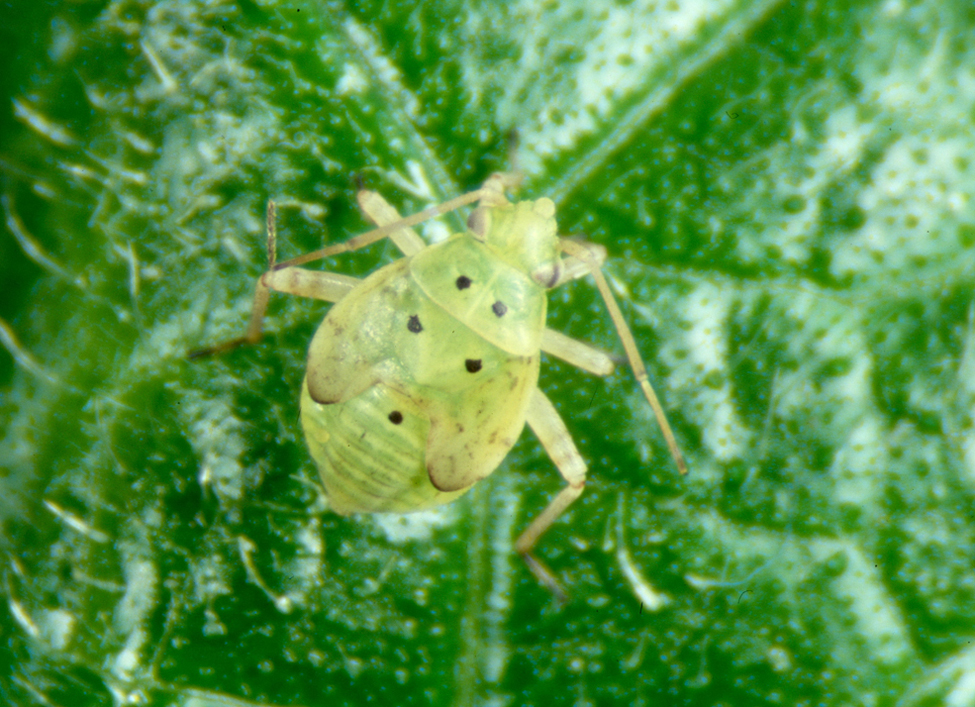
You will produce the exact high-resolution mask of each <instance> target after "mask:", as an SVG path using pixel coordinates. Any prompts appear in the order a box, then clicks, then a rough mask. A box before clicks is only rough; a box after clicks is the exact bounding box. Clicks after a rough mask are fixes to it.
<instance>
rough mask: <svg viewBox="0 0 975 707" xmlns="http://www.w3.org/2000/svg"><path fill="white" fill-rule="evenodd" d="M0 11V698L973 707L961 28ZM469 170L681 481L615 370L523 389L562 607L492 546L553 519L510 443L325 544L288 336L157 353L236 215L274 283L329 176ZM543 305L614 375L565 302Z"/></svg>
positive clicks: (964, 37)
mask: <svg viewBox="0 0 975 707" xmlns="http://www.w3.org/2000/svg"><path fill="white" fill-rule="evenodd" d="M3 7H4V10H3V12H4V17H5V24H4V26H3V28H2V29H0V34H2V37H3V42H2V44H3V47H2V48H0V58H2V60H3V62H4V63H3V67H2V71H0V75H2V78H0V86H2V91H3V93H4V101H3V103H2V106H0V111H2V116H0V121H2V122H0V126H2V132H0V174H2V181H0V190H2V194H0V196H2V208H3V212H4V214H3V216H4V223H5V228H4V231H3V233H2V235H0V279H2V283H3V285H2V288H0V343H2V344H3V349H0V550H2V552H0V594H2V598H3V601H2V604H0V639H2V640H0V703H2V704H4V705H11V706H12V707H27V706H28V705H42V706H55V707H102V706H108V705H165V706H173V707H269V706H272V705H282V706H283V705H304V706H305V707H311V706H313V705H328V706H329V707H339V706H342V705H365V704H384V705H397V706H401V705H457V706H466V705H491V706H497V707H501V706H505V705H511V706H521V705H535V706H546V707H550V706H553V705H573V706H583V705H593V706H596V705H626V706H627V707H629V706H631V705H709V706H719V707H732V706H734V707H738V706H741V707H760V706H762V705H790V706H795V705H799V706H806V705H808V706H813V705H816V706H823V707H833V706H841V705H842V706H847V705H864V706H867V707H882V706H885V705H892V706H893V705H898V706H904V707H914V706H917V707H920V706H927V705H932V706H933V705H947V706H949V707H971V706H972V705H975V429H973V424H975V201H973V198H975V127H973V121H975V41H973V37H975V6H973V5H972V3H971V2H970V1H969V0H927V1H921V2H911V0H881V1H874V0H867V1H866V2H858V3H849V2H845V1H843V2H841V1H840V0H807V1H801V0H800V1H799V2H787V1H786V0H751V1H748V0H738V1H735V0H700V1H694V0H687V1H686V2H685V1H684V0H679V1H678V0H674V1H672V2H653V1H646V2H644V1H641V0H633V1H631V2H624V1H619V2H608V1H606V0H560V2H533V1H528V0H525V1H523V2H513V3H495V2H472V1H458V2H452V1H449V0H448V1H444V2H412V3H405V2H396V1H395V0H392V1H389V2H368V1H367V2H355V3H352V2H341V1H336V2H312V3H308V2H305V3H300V2H292V3H276V2H271V1H269V0H268V1H265V0H248V1H246V2H239V3H235V2H225V1H223V0H212V1H210V2H191V1H189V0H183V1H179V0H163V1H160V2H148V1H139V0H116V1H109V2H105V1H104V0H101V1H93V2H72V3H55V2H52V3H44V2H37V3H29V2H23V1H17V2H7V3H4V4H3ZM513 133H517V137H518V143H517V144H518V146H517V148H515V149H511V148H510V147H509V145H510V143H511V141H510V138H509V136H511V135H512V134H513ZM511 168H518V169H519V170H520V171H521V172H522V173H523V175H524V180H523V183H522V186H521V189H520V192H519V196H520V197H522V198H537V197H540V196H548V197H551V198H552V199H553V200H554V201H555V203H556V204H557V206H558V209H559V220H560V227H561V231H562V232H563V233H565V234H577V235H583V236H585V237H586V238H588V239H590V240H592V241H594V242H597V243H600V244H603V245H604V246H605V247H606V248H607V249H608V251H609V253H610V255H611V261H610V263H609V264H608V266H607V275H608V277H609V279H610V282H611V285H612V286H613V287H614V289H615V291H616V293H617V296H618V298H619V300H620V302H621V306H622V308H623V311H624V314H625V316H626V318H627V319H628V321H629V322H630V323H631V324H632V326H633V329H634V334H635V336H636V339H637V341H638V344H639V346H640V349H641V351H642V352H643V354H644V356H645V357H646V360H647V364H648V368H649V371H650V376H651V379H652V380H653V382H654V384H655V385H656V387H657V389H658V392H659V394H660V396H661V399H662V400H663V404H664V407H665V409H666V410H667V411H668V414H669V416H670V420H671V423H672V424H673V427H674V430H675V433H676V435H677V438H678V441H679V443H680V445H681V448H682V449H683V451H684V453H685V455H686V456H687V459H688V463H689V467H690V474H689V475H688V476H687V477H686V478H680V477H679V476H678V475H677V473H676V470H675V468H674V464H673V462H672V460H671V459H670V458H669V456H668V454H667V450H666V446H665V445H664V443H663V440H662V437H661V435H660V432H659V430H658V429H657V427H656V425H655V423H654V421H653V416H652V413H651V412H650V410H649V409H648V406H647V404H646V402H645V400H644V399H643V398H642V396H641V395H640V393H639V390H638V388H637V387H636V386H635V384H634V381H633V377H632V374H631V373H630V372H629V370H628V369H627V368H626V367H625V366H621V367H620V369H619V370H618V371H617V372H616V373H614V374H613V375H612V376H610V377H609V378H608V379H606V380H602V379H599V378H596V377H593V376H590V375H587V374H585V373H582V372H579V371H576V370H574V369H572V368H571V367H570V366H568V365H566V364H563V363H560V362H558V361H554V360H552V359H551V358H549V357H546V358H545V360H544V361H543V372H542V377H541V381H540V385H541V387H542V388H543V390H545V391H546V392H547V393H548V394H549V396H550V397H551V398H552V400H553V401H554V403H555V405H556V407H557V409H558V410H559V412H560V413H561V415H562V416H563V417H564V419H565V420H566V424H567V425H568V427H569V429H570V431H571V432H572V434H573V436H574V437H575V439H576V441H577V443H578V445H579V448H580V450H581V452H582V454H583V455H584V456H585V458H586V459H587V460H588V461H589V462H590V469H589V484H588V487H587V490H586V493H585V494H584V496H583V497H582V499H581V500H580V501H579V502H578V503H576V504H575V505H574V506H573V507H572V508H571V509H570V511H569V512H568V513H566V514H565V515H564V516H563V517H562V518H560V519H559V521H558V522H557V523H556V524H555V525H554V526H553V527H552V529H551V530H550V532H549V533H548V534H547V535H545V536H544V537H543V539H542V541H541V543H540V544H539V548H538V554H539V556H540V557H541V558H542V559H544V560H545V562H546V563H548V564H549V565H550V566H551V567H552V569H553V571H554V572H555V574H556V575H557V576H558V578H559V580H560V582H562V584H563V585H564V587H565V589H566V591H567V592H568V594H569V596H570V600H569V602H568V603H566V604H565V605H562V606H560V605H559V604H558V603H557V602H556V601H555V600H554V599H553V597H552V596H551V594H550V593H549V592H548V591H547V590H546V589H544V588H543V587H541V586H539V585H538V583H537V582H536V581H535V580H534V579H533V577H532V575H531V574H530V573H529V572H528V571H527V569H526V568H525V566H524V565H523V563H522V562H521V561H520V559H519V558H518V557H517V555H516V554H514V553H513V552H512V549H511V548H512V544H513V541H514V539H515V537H517V534H518V533H519V532H520V531H521V530H522V529H523V528H525V527H526V525H527V524H528V523H529V522H530V520H531V519H532V518H534V517H535V516H536V515H537V514H538V513H539V512H540V511H541V509H542V508H543V507H544V506H545V504H546V503H547V502H548V500H549V499H551V498H552V497H553V495H554V494H556V493H557V492H558V490H559V489H560V488H562V486H563V482H562V481H561V479H560V478H559V476H558V474H557V472H556V470H555V467H554V466H553V464H552V463H551V462H550V461H549V460H548V459H547V457H546V456H545V454H544V452H543V450H542V449H541V447H540V445H539V444H538V442H537V440H536V439H535V438H534V437H533V436H532V435H531V433H530V432H526V433H525V434H524V435H523V436H522V438H521V439H520V441H519V442H518V444H517V445H516V447H515V448H514V450H513V451H512V453H511V454H510V455H509V457H508V458H507V460H506V461H505V462H504V464H502V466H501V467H500V468H499V469H498V471H497V472H496V473H495V474H494V475H492V476H491V477H490V478H489V479H487V480H485V481H483V482H481V483H480V484H478V485H477V486H476V487H475V489H474V490H473V491H472V492H471V493H470V494H468V495H467V496H465V497H464V498H463V499H461V500H460V501H457V502H456V503H454V504H452V505H450V506H448V507H446V508H445V509H443V510H442V511H439V512H436V513H429V512H428V513H424V514H420V515H414V516H364V517H350V518H341V517H338V516H336V515H334V514H332V513H329V512H328V511H327V506H326V504H325V502H324V500H323V499H322V497H321V492H320V488H319V485H318V482H317V472H316V470H315V468H314V465H313V464H312V462H311V460H310V458H309V455H308V452H307V450H306V448H305V445H304V441H303V439H302V438H301V434H300V428H299V424H298V419H297V415H298V388H299V385H300V383H301V379H302V375H303V370H304V357H305V352H306V349H307V345H308V342H309V340H310V339H311V336H312V334H313V332H314V330H315V328H316V326H317V325H318V322H320V321H321V318H322V317H323V315H324V313H325V312H326V311H327V308H328V305H327V304H324V303H321V302H314V301H307V300H301V299H298V298H295V297H289V296H286V295H280V294H278V295H275V296H274V297H273V298H272V301H271V308H270V313H269V314H270V316H269V319H268V322H267V332H268V335H267V336H266V337H265V339H264V341H263V342H262V343H260V344H259V345H256V346H252V347H247V348H241V349H238V350H236V351H233V352H231V353H228V354H226V355H223V356H218V357H213V358H209V359H202V360H194V361H189V360H187V357H186V353H187V352H188V351H190V350H192V349H194V348H198V347H201V346H207V345H211V344H214V343H217V342H220V341H223V340H226V339H228V338H231V337H233V336H236V335H239V334H240V333H242V331H243V329H244V327H245V325H246V320H247V316H248V312H249V309H250V300H251V296H252V293H253V286H254V281H255V279H256V277H257V276H258V275H259V274H260V273H261V272H262V269H263V267H264V264H265V262H266V254H265V244H264V225H263V220H264V206H265V203H266V201H267V199H268V198H273V199H275V200H276V201H277V203H278V204H279V248H278V250H279V255H280V257H282V258H287V257H291V256H295V255H298V254H301V253H304V252H307V251H309V250H312V249H314V248H318V247H321V246H322V245H323V244H325V243H330V242H335V241H338V240H342V239H345V238H348V237H350V236H352V235H354V234H356V233H359V232H362V231H364V230H366V229H367V227H368V224H367V223H366V222H365V221H364V219H363V217H362V216H361V215H360V214H359V212H358V210H357V208H356V206H355V192H356V189H357V188H358V187H359V185H360V184H362V185H365V186H367V187H369V188H372V189H376V190H379V191H380V192H382V193H383V194H384V195H386V196H387V198H388V199H389V200H390V202H391V203H393V204H394V205H396V207H397V208H398V209H399V210H400V211H401V212H403V213H410V212H414V211H417V210H420V209H422V208H426V207H427V206H430V205H432V204H435V203H438V202H439V201H441V200H443V199H444V198H447V197H450V196H454V195H456V194H459V193H462V192H463V191H466V190H469V189H472V188H475V187H476V186H477V185H478V184H479V183H480V182H481V181H483V180H484V179H485V178H486V177H487V175H489V174H490V173H491V172H493V171H496V170H504V169H511ZM463 219H464V214H455V215H453V216H451V217H449V218H446V219H444V220H443V221H441V222H439V223H431V224H428V225H427V226H425V227H423V228H421V235H423V236H424V237H425V238H428V239H431V240H435V239H437V238H442V237H443V236H444V235H445V234H446V233H448V232H449V231H450V230H456V229H458V228H460V227H461V226H462V224H463ZM395 257H396V252H395V249H394V248H393V247H392V246H391V245H389V244H379V245H376V246H372V247H370V248H369V249H367V250H366V251H364V252H363V253H360V254H355V255H352V256H347V257H340V258H334V259H332V260H330V261H328V262H326V263H321V264H315V265H312V266H311V267H315V268H318V267H321V268H327V269H331V270H336V271H340V272H343V273H347V274H351V275H356V276H363V275H365V274H366V273H368V272H370V271H372V270H373V269H374V268H376V267H378V266H379V265H381V264H384V263H388V262H391V260H392V259H393V258H395ZM550 309H551V314H550V326H552V327H553V328H557V329H559V330H561V331H564V332H567V333H569V334H571V335H573V336H576V337H578V338H582V339H586V340H588V341H591V342H593V343H594V344H596V345H598V346H600V347H602V348H605V349H607V350H610V351H612V352H614V353H617V354H619V353H621V352H622V347H621V346H620V344H619V342H618V340H617V339H616V337H615V334H614V332H613V329H612V326H611V323H610V320H609V317H608V315H607V314H606V312H605V308H604V307H603V306H602V304H601V302H600V300H599V298H598V296H597V295H595V294H594V292H593V289H592V283H591V280H587V279H583V280H580V281H578V282H575V283H573V284H571V285H569V286H566V287H565V288H562V289H561V290H559V291H556V292H554V293H553V294H552V296H551V298H550Z"/></svg>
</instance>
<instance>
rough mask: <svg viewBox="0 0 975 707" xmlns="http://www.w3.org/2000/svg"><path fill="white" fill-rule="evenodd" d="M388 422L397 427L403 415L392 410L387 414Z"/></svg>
mask: <svg viewBox="0 0 975 707" xmlns="http://www.w3.org/2000/svg"><path fill="white" fill-rule="evenodd" d="M389 421H390V422H392V423H393V424H394V425H398V424H399V423H401V422H402V421H403V413H401V412H400V411H399V410H393V411H392V412H391V413H389Z"/></svg>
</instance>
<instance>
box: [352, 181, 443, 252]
mask: <svg viewBox="0 0 975 707" xmlns="http://www.w3.org/2000/svg"><path fill="white" fill-rule="evenodd" d="M356 200H357V201H358V202H359V208H360V209H362V211H363V213H365V215H366V218H368V219H369V220H370V221H372V222H373V223H374V224H376V225H377V226H386V225H388V224H391V223H396V222H397V221H402V220H403V217H402V216H400V214H399V211H397V210H396V209H395V208H394V207H393V206H392V204H390V203H389V202H388V201H386V200H385V199H384V198H383V197H382V195H381V194H379V192H375V191H370V190H369V189H363V190H361V191H360V192H359V193H358V194H356ZM389 239H390V240H391V241H393V243H394V244H396V247H397V248H399V250H400V252H401V253H402V254H403V255H406V256H410V255H416V254H417V253H419V252H420V251H421V250H423V249H424V248H426V247H427V244H426V243H424V242H423V239H422V238H420V236H419V235H418V234H417V232H416V231H414V230H413V229H412V228H401V229H399V230H397V231H393V232H392V233H390V234H389Z"/></svg>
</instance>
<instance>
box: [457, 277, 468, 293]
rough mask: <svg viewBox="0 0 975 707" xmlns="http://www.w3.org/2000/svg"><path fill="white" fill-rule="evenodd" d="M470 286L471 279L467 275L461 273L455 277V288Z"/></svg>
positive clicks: (462, 288) (463, 288) (460, 288)
mask: <svg viewBox="0 0 975 707" xmlns="http://www.w3.org/2000/svg"><path fill="white" fill-rule="evenodd" d="M470 286H471V279H470V278H469V277H467V275H461V276H460V277H458V278H457V289H458V290H466V289H467V288H468V287H470Z"/></svg>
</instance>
